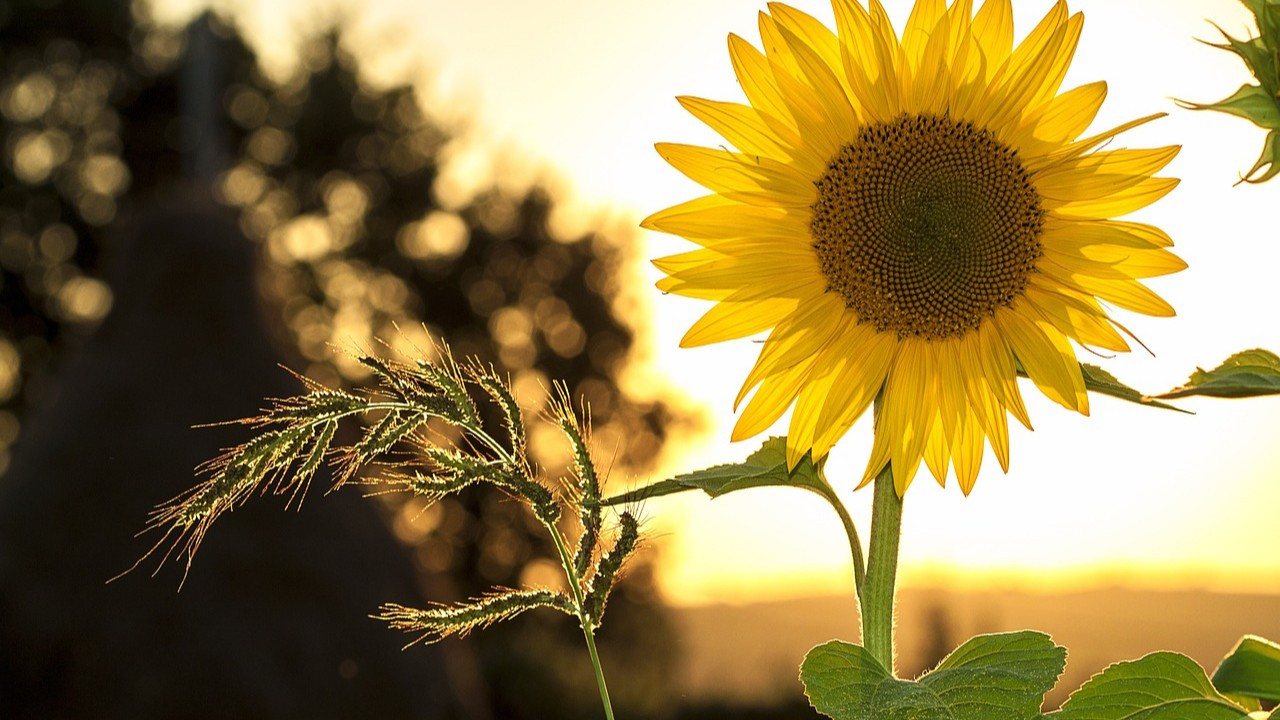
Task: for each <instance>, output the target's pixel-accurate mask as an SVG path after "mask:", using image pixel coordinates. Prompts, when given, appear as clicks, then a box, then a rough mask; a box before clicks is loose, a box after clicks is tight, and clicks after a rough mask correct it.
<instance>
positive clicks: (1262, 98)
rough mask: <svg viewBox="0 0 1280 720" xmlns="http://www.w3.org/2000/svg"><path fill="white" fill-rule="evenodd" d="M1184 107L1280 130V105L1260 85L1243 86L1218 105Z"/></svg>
mask: <svg viewBox="0 0 1280 720" xmlns="http://www.w3.org/2000/svg"><path fill="white" fill-rule="evenodd" d="M1183 105H1184V106H1186V107H1189V108H1191V109H1193V110H1215V111H1217V112H1224V113H1227V114H1229V115H1235V116H1236V117H1242V118H1244V119H1246V120H1248V121H1250V122H1252V123H1253V124H1254V125H1257V126H1258V127H1262V128H1268V129H1271V130H1275V129H1280V103H1277V100H1276V97H1275V96H1274V95H1272V94H1270V93H1268V92H1267V91H1266V90H1265V89H1263V88H1262V87H1261V86H1258V85H1247V84H1246V85H1241V86H1240V89H1239V90H1236V91H1235V93H1234V94H1232V95H1231V97H1228V98H1224V99H1222V100H1219V101H1218V102H1216V103H1208V104H1201V103H1183Z"/></svg>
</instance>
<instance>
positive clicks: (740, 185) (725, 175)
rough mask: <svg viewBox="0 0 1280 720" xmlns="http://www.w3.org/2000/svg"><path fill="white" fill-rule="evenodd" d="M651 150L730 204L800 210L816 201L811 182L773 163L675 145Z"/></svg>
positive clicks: (661, 145)
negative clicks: (796, 208) (655, 150)
mask: <svg viewBox="0 0 1280 720" xmlns="http://www.w3.org/2000/svg"><path fill="white" fill-rule="evenodd" d="M654 147H655V148H657V150H658V154H659V155H661V156H662V159H664V160H666V161H667V162H668V163H670V164H671V166H672V167H674V168H675V169H677V170H679V171H680V172H682V173H684V174H685V175H686V176H688V178H689V179H690V180H693V181H694V182H696V183H698V184H699V185H702V186H703V187H705V188H707V189H708V190H712V191H714V192H717V193H720V194H721V195H723V196H725V197H726V198H729V199H731V200H742V201H743V202H747V203H751V204H755V205H780V206H784V207H802V208H804V207H809V206H810V205H812V204H813V203H814V201H815V200H817V198H818V195H817V188H816V187H815V186H814V184H813V181H811V180H809V179H807V178H805V177H803V176H802V175H800V174H798V173H797V172H796V171H795V170H793V169H792V168H790V167H788V166H787V165H785V164H783V163H780V162H778V161H777V160H772V159H770V158H766V157H762V156H750V155H743V154H741V153H735V152H730V151H728V150H722V149H717V148H704V147H697V146H695V145H680V144H677V143H658V144H657V145H655V146H654Z"/></svg>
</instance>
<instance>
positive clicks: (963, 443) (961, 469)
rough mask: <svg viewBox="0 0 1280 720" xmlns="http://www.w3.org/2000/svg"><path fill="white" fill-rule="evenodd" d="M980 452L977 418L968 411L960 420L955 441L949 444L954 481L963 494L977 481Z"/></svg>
mask: <svg viewBox="0 0 1280 720" xmlns="http://www.w3.org/2000/svg"><path fill="white" fill-rule="evenodd" d="M982 453H983V447H982V432H981V431H980V430H979V428H978V419H977V418H976V417H975V416H974V415H973V413H972V412H970V413H968V414H967V415H966V416H965V418H964V420H962V421H961V423H960V426H959V429H958V430H957V432H956V438H955V441H954V442H952V444H951V462H952V465H953V466H954V467H955V469H956V482H958V483H959V485H960V491H961V492H963V493H964V494H965V495H968V494H969V493H971V492H973V486H974V484H975V483H977V481H978V471H979V470H980V469H982Z"/></svg>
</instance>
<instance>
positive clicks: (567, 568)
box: [546, 525, 613, 720]
mask: <svg viewBox="0 0 1280 720" xmlns="http://www.w3.org/2000/svg"><path fill="white" fill-rule="evenodd" d="M546 528H547V531H548V532H550V533H551V537H552V539H554V540H555V542H556V551H557V552H559V553H560V564H561V565H562V566H564V574H565V577H567V578H568V579H569V589H570V591H571V592H572V593H573V603H574V605H575V606H577V609H578V620H579V621H581V624H582V636H583V637H584V638H586V640H587V652H588V653H590V655H591V665H592V667H593V668H595V671H596V685H597V686H599V688H600V702H601V704H603V705H604V716H605V718H606V720H613V705H612V704H611V703H610V702H609V688H608V686H607V685H605V682H604V668H602V667H600V655H599V653H597V652H596V631H595V624H594V623H592V622H591V617H590V616H589V615H588V614H587V607H586V603H585V602H584V601H583V598H582V587H581V583H580V582H579V580H578V574H577V573H576V572H575V571H574V567H573V559H572V558H571V557H569V549H568V547H567V546H566V545H565V542H564V536H563V535H561V534H560V529H559V528H557V527H555V526H554V525H546Z"/></svg>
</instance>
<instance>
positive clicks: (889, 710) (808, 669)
mask: <svg viewBox="0 0 1280 720" xmlns="http://www.w3.org/2000/svg"><path fill="white" fill-rule="evenodd" d="M1066 662H1067V651H1066V649H1064V648H1061V647H1058V646H1057V645H1054V643H1053V640H1051V639H1050V638H1049V636H1048V635H1045V634H1043V633H1038V632H1031V631H1023V632H1016V633H1005V634H1001V635H979V636H978V637H975V638H971V639H970V640H969V641H968V642H966V643H965V644H964V645H961V646H960V647H959V648H957V649H956V650H955V651H954V652H952V653H951V654H950V655H948V656H947V657H946V659H944V660H943V661H942V662H941V663H940V664H939V665H938V667H937V668H935V669H934V670H932V671H931V672H929V673H927V674H925V675H924V676H923V677H921V678H920V680H919V681H917V682H912V681H909V680H898V679H896V678H894V677H892V676H891V675H890V674H889V673H888V672H887V671H886V670H885V669H884V667H882V666H881V665H880V663H878V662H877V661H876V660H875V658H873V657H872V656H871V654H870V653H868V652H867V651H866V650H865V649H863V648H862V647H860V646H858V645H852V644H850V643H845V642H840V641H837V640H833V641H831V642H829V643H826V644H825V645H819V646H817V647H815V648H813V649H812V650H810V651H809V654H808V655H806V656H805V659H804V664H803V665H801V666H800V679H801V680H802V681H803V682H804V686H805V694H806V695H808V696H809V702H811V703H812V704H813V707H814V708H815V709H817V710H818V712H820V713H822V714H824V715H826V716H827V717H830V718H833V720H1031V719H1032V718H1039V717H1040V705H1041V703H1042V702H1043V698H1044V694H1045V693H1046V692H1048V691H1049V690H1050V688H1052V687H1053V685H1054V683H1055V682H1057V679H1058V676H1059V675H1060V674H1062V669H1063V667H1065V666H1066Z"/></svg>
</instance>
